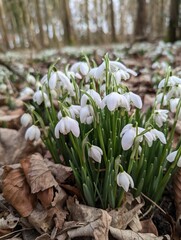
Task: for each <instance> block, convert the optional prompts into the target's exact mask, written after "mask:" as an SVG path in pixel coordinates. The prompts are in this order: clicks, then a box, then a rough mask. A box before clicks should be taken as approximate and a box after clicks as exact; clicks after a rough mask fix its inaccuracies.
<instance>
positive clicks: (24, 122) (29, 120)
mask: <svg viewBox="0 0 181 240" xmlns="http://www.w3.org/2000/svg"><path fill="white" fill-rule="evenodd" d="M20 121H21V124H22V125H23V126H24V127H27V126H28V124H31V123H32V117H31V115H30V114H29V113H24V114H23V115H22V116H21V119H20Z"/></svg>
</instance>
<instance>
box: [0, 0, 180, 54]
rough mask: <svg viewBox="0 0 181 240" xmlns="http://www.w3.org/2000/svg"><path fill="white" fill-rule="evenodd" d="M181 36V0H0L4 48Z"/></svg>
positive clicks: (0, 38)
mask: <svg viewBox="0 0 181 240" xmlns="http://www.w3.org/2000/svg"><path fill="white" fill-rule="evenodd" d="M179 39H181V0H31V1H28V0H0V51H2V52H5V51H6V50H9V49H18V48H35V49H43V48H52V47H53V48H60V47H62V46H64V45H82V44H85V45H87V44H101V45H102V44H108V43H113V42H114V43H115V42H118V43H122V42H130V43H132V42H135V41H140V40H144V41H155V40H165V41H170V42H174V41H176V40H179Z"/></svg>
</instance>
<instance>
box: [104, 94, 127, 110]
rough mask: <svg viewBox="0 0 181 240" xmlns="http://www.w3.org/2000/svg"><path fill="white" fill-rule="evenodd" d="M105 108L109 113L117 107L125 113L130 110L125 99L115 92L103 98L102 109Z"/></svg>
mask: <svg viewBox="0 0 181 240" xmlns="http://www.w3.org/2000/svg"><path fill="white" fill-rule="evenodd" d="M105 106H107V108H108V109H109V111H114V110H115V109H117V108H119V107H123V108H125V109H126V110H127V111H129V110H130V105H129V102H128V100H127V99H126V97H125V96H124V95H121V94H119V93H117V92H112V93H110V94H108V95H107V96H105V97H104V98H103V100H102V108H104V107H105Z"/></svg>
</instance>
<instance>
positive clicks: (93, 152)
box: [88, 145, 103, 163]
mask: <svg viewBox="0 0 181 240" xmlns="http://www.w3.org/2000/svg"><path fill="white" fill-rule="evenodd" d="M102 155H103V151H102V149H101V148H100V147H98V146H95V145H92V146H91V147H90V148H89V149H88V156H89V157H91V158H92V159H94V161H96V162H98V163H101V158H102Z"/></svg>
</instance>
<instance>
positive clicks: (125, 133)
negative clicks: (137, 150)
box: [120, 123, 136, 150]
mask: <svg viewBox="0 0 181 240" xmlns="http://www.w3.org/2000/svg"><path fill="white" fill-rule="evenodd" d="M120 137H122V140H121V145H122V148H123V150H128V149H130V148H131V147H132V145H133V142H134V139H135V137H136V128H135V127H133V125H132V124H130V123H129V124H127V125H126V126H124V128H123V129H122V131H121V134H120Z"/></svg>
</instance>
